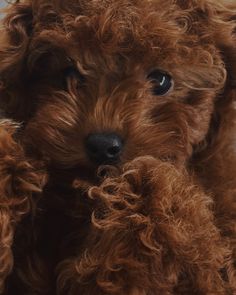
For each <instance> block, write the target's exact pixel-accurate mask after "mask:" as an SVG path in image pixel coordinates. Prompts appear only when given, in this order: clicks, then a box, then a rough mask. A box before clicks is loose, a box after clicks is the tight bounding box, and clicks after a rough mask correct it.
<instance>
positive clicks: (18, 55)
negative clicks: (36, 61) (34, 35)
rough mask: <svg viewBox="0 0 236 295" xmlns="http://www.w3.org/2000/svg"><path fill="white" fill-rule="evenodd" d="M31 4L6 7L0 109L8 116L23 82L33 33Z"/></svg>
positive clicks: (0, 47)
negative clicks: (6, 111) (7, 112)
mask: <svg viewBox="0 0 236 295" xmlns="http://www.w3.org/2000/svg"><path fill="white" fill-rule="evenodd" d="M32 19H33V17H32V7H31V2H30V1H25V2H23V3H21V2H20V1H16V3H15V4H12V5H9V7H8V8H7V9H6V16H5V18H4V19H3V21H2V26H1V31H0V108H1V109H4V110H5V109H7V110H9V112H13V113H14V111H15V109H16V108H18V105H17V103H16V102H17V101H19V96H20V92H21V85H22V80H23V79H24V70H23V69H24V67H23V65H24V63H25V56H26V53H27V49H28V45H29V40H30V35H31V30H32Z"/></svg>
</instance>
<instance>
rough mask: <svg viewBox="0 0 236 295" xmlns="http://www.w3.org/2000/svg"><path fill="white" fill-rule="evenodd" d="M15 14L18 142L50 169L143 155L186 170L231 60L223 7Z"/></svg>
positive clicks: (117, 4)
mask: <svg viewBox="0 0 236 295" xmlns="http://www.w3.org/2000/svg"><path fill="white" fill-rule="evenodd" d="M50 3H51V2H50ZM18 6H19V7H18V8H17V9H18V10H19V11H20V9H21V15H23V12H24V13H25V14H27V15H28V20H27V21H26V20H25V22H24V26H25V27H28V31H27V30H26V31H25V32H24V33H22V32H21V33H22V34H21V38H22V39H24V38H25V39H27V41H25V42H27V45H25V48H24V62H23V63H22V62H21V65H20V66H19V65H18V66H19V67H20V70H19V72H18V74H17V75H16V77H15V78H12V80H14V79H15V81H16V82H19V79H20V83H19V84H20V85H21V86H20V87H18V88H17V89H19V88H20V89H21V90H20V91H19V90H17V92H18V94H19V93H21V95H22V96H24V104H25V105H26V106H27V107H25V114H26V113H27V110H29V112H28V113H27V119H25V129H24V133H23V134H24V140H25V141H26V142H27V145H30V146H32V148H33V149H34V150H37V151H38V152H39V153H40V154H41V155H42V156H43V157H44V158H45V159H46V160H47V161H49V162H50V163H51V164H53V165H56V166H60V167H64V168H71V167H75V166H76V167H77V166H78V167H86V168H89V169H93V170H94V168H95V170H96V167H98V166H99V165H101V164H112V165H122V164H123V163H125V162H127V161H129V160H132V159H134V158H135V157H137V156H141V155H152V156H154V157H157V158H162V159H166V160H171V161H173V162H176V163H184V162H185V161H186V160H187V159H189V157H191V155H192V153H193V150H194V149H196V147H197V146H199V145H201V143H202V142H204V141H205V140H206V137H207V135H208V134H209V130H210V127H211V124H212V115H213V113H214V108H215V104H216V101H217V99H218V98H219V96H220V95H222V93H223V92H224V88H226V87H225V85H226V84H227V85H229V84H230V81H228V82H227V69H226V67H227V64H226V63H227V60H226V59H224V58H223V55H222V52H221V51H222V50H221V47H222V48H225V50H228V51H229V50H230V48H231V46H232V44H233V43H232V42H233V41H232V32H233V27H234V26H233V23H228V22H227V21H226V20H228V19H229V18H230V12H229V11H227V12H225V14H224V15H225V20H224V21H225V22H223V20H222V22H221V23H220V22H218V20H219V19H220V17H221V16H220V13H221V12H222V11H221V10H223V7H221V5H219V6H217V5H216V6H215V7H213V4H212V3H210V1H189V2H188V4H186V5H185V4H183V1H179V3H178V1H175V3H174V1H160V0H153V1H128V0H123V1H113V0H109V1H87V2H86V3H84V1H75V0H74V1H69V2H67V4H64V6H63V5H62V4H60V3H59V1H54V4H49V1H32V2H30V3H28V2H27V3H25V4H19V5H18ZM29 7H30V8H29ZM27 9H28V10H30V11H31V10H32V11H33V13H32V11H31V12H30V17H29V11H27ZM26 12H27V13H26ZM18 14H20V13H19V12H18ZM31 14H33V17H32V15H31ZM29 18H32V19H30V20H29ZM9 19H11V18H10V17H9ZM15 21H16V20H15ZM12 22H13V26H14V20H13V21H12ZM8 24H10V21H8ZM11 25H12V24H11ZM16 28H17V26H16V25H15V29H16ZM18 29H19V28H18ZM23 35H24V36H23ZM26 35H27V37H26ZM21 41H22V40H21ZM16 42H17V41H16ZM22 43H23V42H22ZM221 43H222V44H221ZM22 64H23V66H22ZM3 72H4V71H3ZM5 72H7V71H6V70H5ZM22 76H24V77H23V78H22ZM228 77H229V75H228ZM228 80H229V78H228ZM16 84H17V83H16ZM22 85H23V87H22ZM9 87H10V86H9ZM6 88H7V86H6ZM22 93H23V94H22ZM13 96H16V94H14V95H13ZM22 101H23V99H22ZM15 112H16V110H15ZM28 114H30V115H28Z"/></svg>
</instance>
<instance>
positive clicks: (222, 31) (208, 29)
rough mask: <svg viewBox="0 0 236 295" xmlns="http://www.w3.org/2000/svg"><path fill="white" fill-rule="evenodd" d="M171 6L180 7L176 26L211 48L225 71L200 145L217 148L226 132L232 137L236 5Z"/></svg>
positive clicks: (198, 0) (185, 2)
mask: <svg viewBox="0 0 236 295" xmlns="http://www.w3.org/2000/svg"><path fill="white" fill-rule="evenodd" d="M175 3H176V4H177V5H178V6H179V7H180V8H181V9H180V10H179V11H180V12H179V15H177V18H176V20H177V21H178V24H179V25H180V26H181V27H182V29H184V30H185V32H186V33H187V34H191V35H193V36H198V39H199V42H200V43H202V44H203V45H204V46H205V45H207V46H211V48H214V50H213V53H214V52H215V53H216V54H217V55H220V56H221V59H222V69H223V70H224V71H225V72H226V75H225V77H226V81H225V87H224V89H222V90H221V91H220V92H219V91H217V96H216V98H215V102H214V104H215V108H214V112H213V114H212V119H211V125H210V128H209V132H208V135H207V137H206V139H205V143H204V144H203V145H201V146H202V147H213V146H214V147H215V148H217V147H219V146H221V145H222V144H225V143H226V142H227V138H229V137H230V132H231V135H232V122H234V121H235V119H234V118H235V109H234V101H235V98H236V4H229V2H228V1H215V0H176V1H175ZM227 3H228V4H227ZM177 14H178V13H177ZM212 58H213V59H214V57H212ZM197 150H198V148H197ZM200 151H201V148H200ZM211 153H212V152H211Z"/></svg>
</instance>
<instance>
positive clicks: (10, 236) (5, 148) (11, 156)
mask: <svg viewBox="0 0 236 295" xmlns="http://www.w3.org/2000/svg"><path fill="white" fill-rule="evenodd" d="M17 128H18V126H17V125H16V124H14V123H13V122H11V121H10V120H1V121H0V294H2V293H3V292H4V285H5V280H6V278H7V277H8V275H9V274H10V273H11V271H12V268H13V265H14V262H13V253H12V245H13V240H14V231H15V228H16V226H17V224H18V223H19V222H20V221H21V220H22V218H23V217H24V216H25V215H26V214H28V213H29V212H31V210H32V209H33V207H34V201H33V198H32V194H36V195H37V194H39V193H40V190H41V184H42V180H43V178H42V177H41V176H40V174H36V173H35V172H34V171H33V168H32V166H31V164H30V163H29V162H28V161H27V160H26V158H25V155H24V151H23V148H22V147H21V146H20V145H19V144H17V143H16V141H15V140H14V136H15V131H16V130H17ZM15 292H16V290H15ZM14 294H16V293H14Z"/></svg>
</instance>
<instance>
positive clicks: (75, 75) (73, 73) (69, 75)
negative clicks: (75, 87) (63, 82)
mask: <svg viewBox="0 0 236 295" xmlns="http://www.w3.org/2000/svg"><path fill="white" fill-rule="evenodd" d="M63 74H64V76H65V78H66V79H76V80H78V82H79V83H84V81H85V78H84V76H83V75H82V74H81V73H80V72H79V70H78V69H77V68H76V67H75V66H68V67H66V68H65V69H64V71H63Z"/></svg>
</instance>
